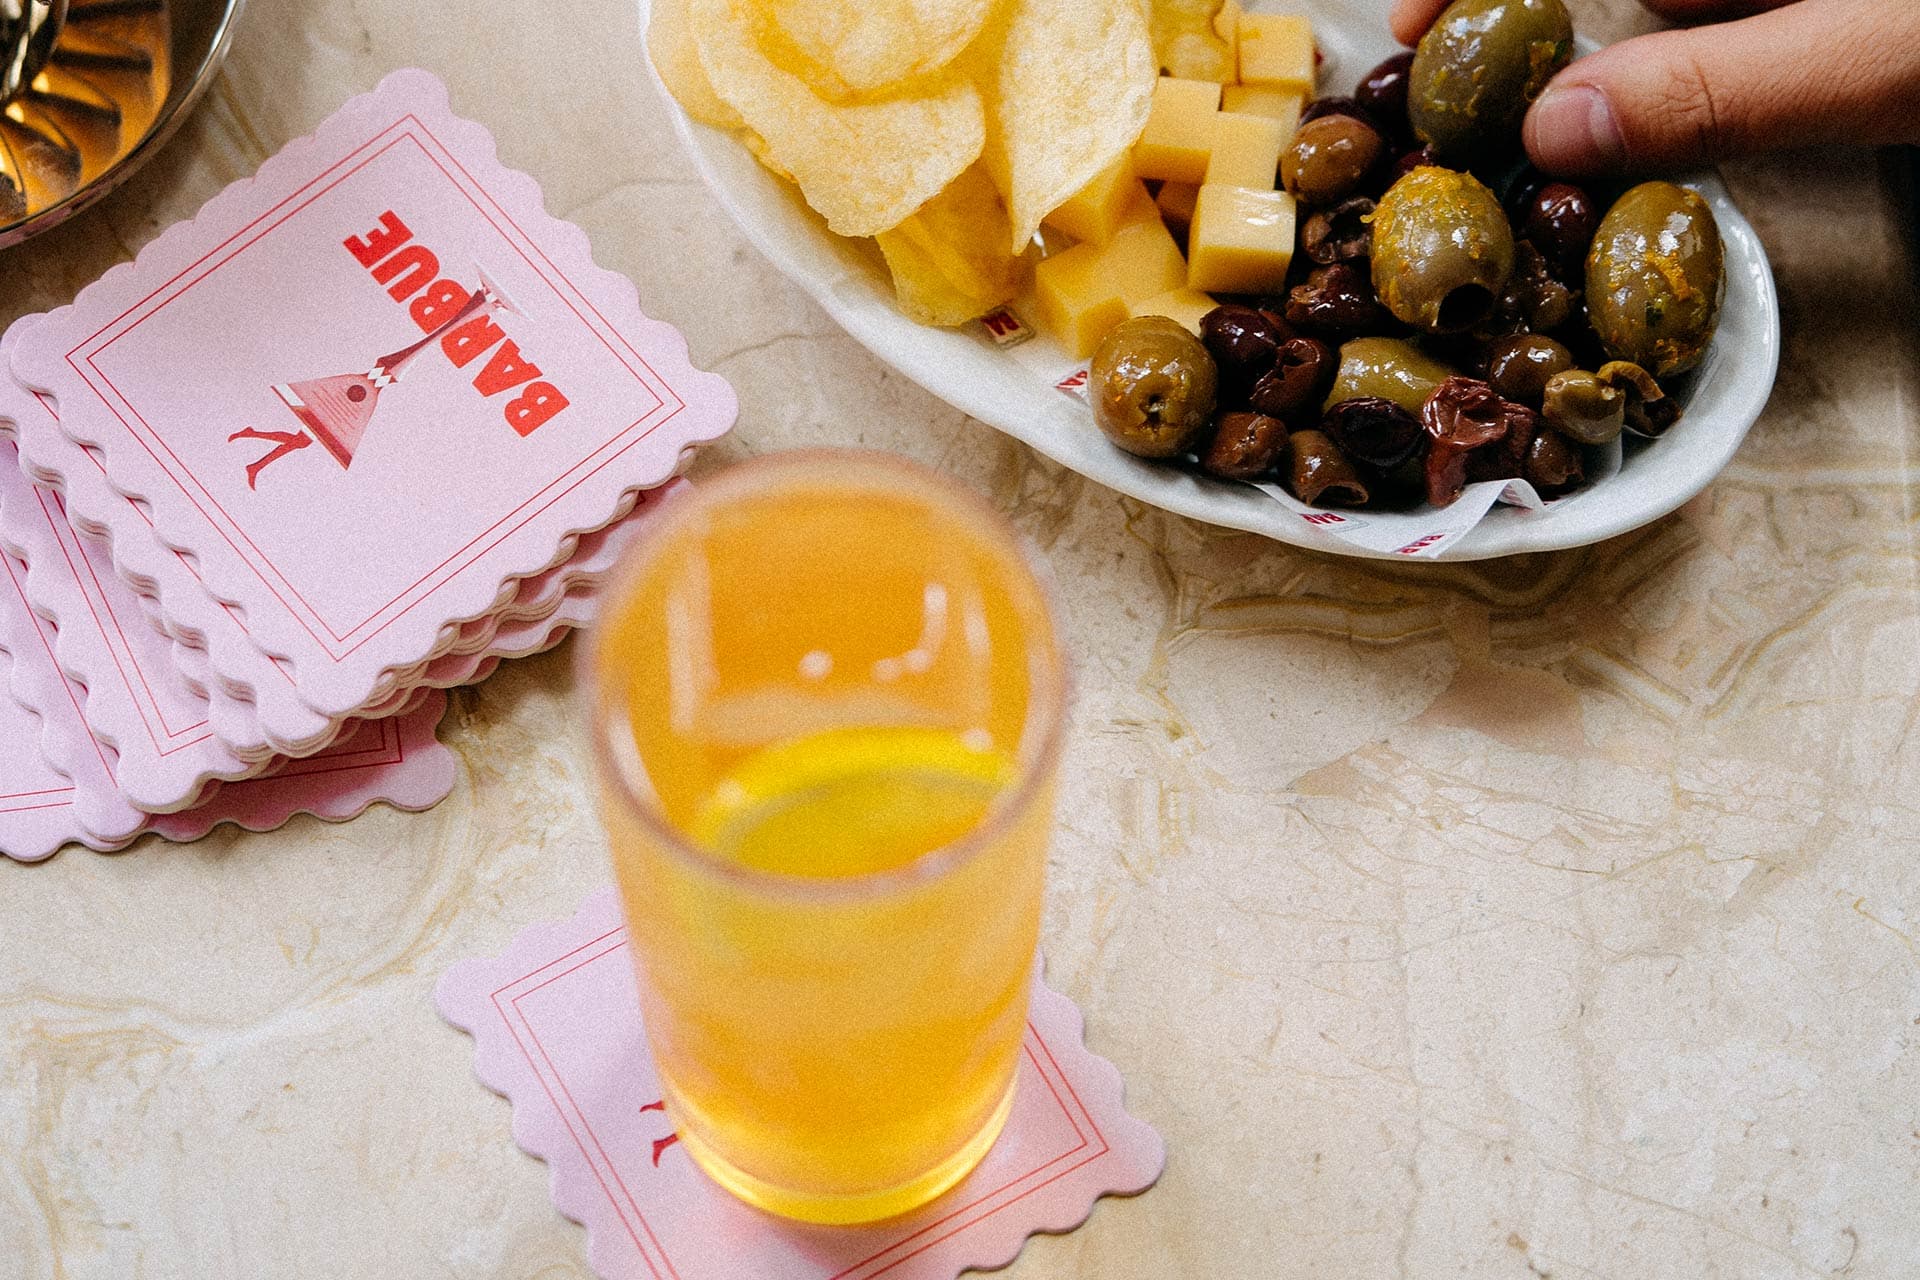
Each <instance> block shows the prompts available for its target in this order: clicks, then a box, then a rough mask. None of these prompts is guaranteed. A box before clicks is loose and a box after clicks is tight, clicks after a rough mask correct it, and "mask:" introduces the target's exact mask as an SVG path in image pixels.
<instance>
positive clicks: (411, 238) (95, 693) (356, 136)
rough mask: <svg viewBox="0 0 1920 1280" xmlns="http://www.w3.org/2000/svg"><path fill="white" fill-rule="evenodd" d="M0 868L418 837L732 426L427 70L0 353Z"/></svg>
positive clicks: (683, 361)
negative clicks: (511, 701)
mask: <svg viewBox="0 0 1920 1280" xmlns="http://www.w3.org/2000/svg"><path fill="white" fill-rule="evenodd" d="M0 362H3V363H5V364H6V365H7V367H8V369H9V370H10V372H11V378H5V377H0V553H3V554H0V564H4V572H0V655H4V656H0V670H4V682H3V683H0V695H4V696H0V851H3V852H5V853H7V854H9V855H11V856H13V857H16V858H34V857H40V856H44V855H45V854H47V853H49V852H51V851H52V850H53V849H55V848H58V847H59V846H60V845H61V844H63V843H66V842H70V841H79V842H82V843H85V844H88V845H90V846H92V847H94V848H98V849H111V848H116V847H119V846H120V845H123V844H125V843H126V842H127V841H129V840H131V839H132V838H133V837H134V836H135V835H137V834H139V833H140V832H141V831H143V830H156V831H159V832H161V833H163V834H165V835H167V836H169V837H171V838H177V839H186V838H192V837H194V836H196V835H198V834H201V833H204V831H205V830H207V829H208V828H209V827H210V826H211V825H212V824H214V823H216V822H219V821H225V820H232V821H238V822H241V823H243V824H244V825H247V826H250V827H254V828H263V827H267V826H271V825H276V824H277V823H279V822H282V821H285V819H286V818H287V817H288V816H290V815H291V814H292V813H295V812H302V811H306V812H315V813H319V814H321V815H322V816H325V817H331V818H342V817H348V816H351V815H352V814H353V813H355V812H358V811H359V809H361V808H364V807H365V805H366V804H367V803H369V802H371V801H372V800H374V799H386V800H389V801H391V802H392V803H394V804H397V805H400V806H402V807H408V808H424V807H426V806H428V805H431V804H433V803H435V802H436V801H437V800H438V799H440V798H441V797H442V796H444V795H445V794H446V792H447V790H448V788H449V787H450V785H451V781H452V773H453V770H452V761H451V758H450V757H449V756H448V755H447V754H446V753H445V751H444V750H443V749H441V748H440V747H439V746H438V745H437V743H436V742H435V741H434V733H433V728H434V725H435V724H436V723H437V721H438V717H439V715H440V712H441V710H442V709H443V708H444V706H445V697H444V695H443V694H442V693H441V692H440V691H441V690H444V689H447V688H451V687H454V686H456V685H461V684H467V683H471V682H473V681H476V680H480V679H484V678H485V677H486V675H487V674H488V673H489V672H491V671H492V669H493V668H494V666H495V665H496V664H497V663H498V662H499V661H500V659H502V658H507V657H518V656H523V655H525V654H530V653H535V652H539V651H540V650H542V649H545V648H548V647H551V646H552V645H553V644H555V643H557V642H558V641H559V639H560V638H561V637H562V636H564V635H565V634H566V633H567V631H568V630H570V629H571V628H573V627H576V626H579V625H580V624H581V623H583V622H584V621H586V620H587V619H588V618H589V617H591V616H592V612H593V608H594V604H595V599H596V596H597V593H598V590H599V588H600V586H601V584H602V583H603V582H604V580H605V578H606V576H607V574H608V572H609V571H610V570H611V568H612V567H613V565H614V563H615V562H616V561H617V559H618V558H619V556H620V553H621V552H622V550H623V549H624V548H625V547H626V546H627V545H628V544H629V543H630V542H631V541H632V539H633V538H634V536H635V535H636V533H637V531H638V530H639V529H640V528H641V527H642V526H643V525H644V524H645V522H646V520H647V518H648V516H649V515H650V514H651V512H652V511H653V510H654V509H655V508H656V507H657V506H658V505H659V503H660V502H661V501H662V500H663V499H664V498H666V497H667V496H668V495H670V494H671V492H672V491H673V488H674V487H675V486H676V485H678V484H680V483H683V482H680V481H676V480H674V479H673V476H674V474H675V472H676V471H677V470H678V469H679V468H680V467H681V465H682V464H683V462H684V461H685V459H686V458H687V457H689V456H691V451H692V449H693V447H694V446H695V445H697V444H699V443H700V442H703V441H706V440H710V439H712V438H714V437H715V436H717V435H719V434H721V433H722V432H724V431H725V430H726V429H727V428H728V426H730V425H731V423H732V421H733V416H734V411H735V405H734V398H733V393H732V391H731V390H730V389H729V388H728V387H727V385H726V383H725V382H724V381H722V380H721V379H720V378H718V377H716V376H714V375H712V374H707V373H703V372H700V371H698V370H695V369H693V368H692V367H691V366H690V365H689V364H688V362H687V357H686V347H685V343H684V341H683V340H682V339H681V337H680V335H679V334H678V333H677V332H675V331H674V330H673V329H671V328H670V327H668V326H666V325H664V324H660V323H658V322H656V321H653V320H650V319H648V318H647V317H646V316H645V315H644V314H642V312H641V310H640V306H639V299H638V297H637V296H636V294H635V291H634V289H633V286H632V284H631V283H630V282H629V281H627V280H626V279H625V278H623V277H621V276H618V275H615V274H613V273H612V272H608V271H605V270H603V269H601V268H600V267H598V266H596V265H595V264H594V262H593V261H592V258H591V256H590V253H589V250H588V246H587V242H586V238H585V236H584V235H583V234H582V233H581V232H580V230H579V229H578V228H576V227H574V226H572V225H570V224H567V223H564V222H560V221H558V220H556V219H554V218H552V217H550V216H548V215H547V214H546V212H545V211H544V209H543V208H542V206H541V202H540V193H539V189H538V187H537V186H536V185H535V184H534V183H533V181H532V179H530V178H528V177H527V176H526V175H524V174H520V173H516V172H514V171H512V170H509V169H506V168H505V167H503V166H502V165H501V164H500V163H499V161H498V159H497V158H496V156H495V153H494V145H493V140H492V138H491V137H490V136H489V135H488V133H487V132H486V130H485V129H483V128H482V127H480V126H479V125H476V124H473V123H471V122H469V121H465V120H461V119H459V118H458V117H456V116H454V115H453V114H452V113H451V112H450V110H449V108H448V105H447V99H446V91H445V89H444V87H443V86H442V85H441V84H440V82H439V81H438V80H436V79H435V78H434V77H432V76H431V75H428V74H427V73H425V72H421V71H401V72H396V73H394V74H393V75H390V76H388V77H387V79H386V80H385V81H383V82H382V83H381V85H380V86H379V88H378V89H376V90H375V91H374V92H372V93H369V94H366V95H364V96H362V97H359V98H356V99H354V100H353V101H351V102H349V103H348V104H347V105H346V106H344V107H343V108H341V110H340V111H338V112H337V113H335V114H334V116H332V117H331V118H330V119H329V120H328V121H326V123H324V124H323V125H322V126H321V127H320V128H319V129H318V130H317V131H316V132H315V133H314V134H313V135H311V136H310V137H307V138H303V139H300V140H298V141H296V142H293V143H291V144H289V145H288V146H287V147H286V148H285V149H284V150H282V151H281V152H280V153H279V154H278V155H276V156H274V157H273V158H272V159H271V160H269V161H267V163H266V164H265V165H263V166H262V167H261V169H260V171H259V173H258V174H256V175H255V176H254V177H252V178H250V179H247V180H244V181H241V182H238V183H235V184H234V185H233V186H231V187H229V188H227V190H225V191H223V192H222V193H221V194H220V195H218V196H216V197H215V198H214V199H213V200H211V201H209V202H208V203H207V205H206V206H205V207H204V208H202V209H201V211H200V213H199V214H198V215H197V216H196V217H195V218H194V219H192V220H191V221H189V222H185V223H181V224H179V225H177V226H175V227H173V228H171V229H169V230H168V231H167V232H165V233H164V234H162V235H161V236H160V237H159V238H158V239H156V240H155V241H154V242H153V243H152V244H150V245H148V246H147V248H146V249H144V250H143V251H142V252H141V253H140V255H139V256H138V258H136V259H135V260H134V261H133V262H131V263H126V264H122V265H121V266H118V267H115V268H114V269H113V270H111V271H109V272H108V273H107V274H106V275H104V276H103V277H101V279H100V280H98V281H96V282H95V283H94V284H92V285H90V286H89V287H88V288H86V289H85V290H83V291H82V292H81V294H80V296H79V297H78V298H77V299H76V300H75V302H74V303H73V304H72V305H71V306H67V307H62V308H60V309H58V310H56V311H52V312H49V313H47V314H45V315H38V316H29V317H26V318H25V319H22V320H20V321H19V322H17V323H16V324H15V325H14V326H13V327H12V328H11V329H9V330H8V331H7V333H6V334H5V337H4V339H0Z"/></svg>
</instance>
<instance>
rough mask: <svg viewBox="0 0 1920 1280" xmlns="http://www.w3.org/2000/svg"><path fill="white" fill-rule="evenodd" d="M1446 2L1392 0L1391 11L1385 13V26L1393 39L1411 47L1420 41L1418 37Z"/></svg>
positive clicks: (1444, 0) (1431, 22) (1437, 0)
mask: <svg viewBox="0 0 1920 1280" xmlns="http://www.w3.org/2000/svg"><path fill="white" fill-rule="evenodd" d="M1447 3H1448V0H1394V4H1393V11H1392V12H1391V13H1389V14H1388V15H1387V28H1388V29H1389V30H1390V31H1392V32H1393V38H1394V39H1395V40H1398V41H1399V42H1400V43H1401V44H1403V45H1406V46H1407V47H1408V48H1409V49H1411V48H1412V47H1413V46H1414V45H1416V44H1419V43H1420V37H1421V36H1423V35H1425V34H1426V32H1427V28H1428V27H1430V26H1432V25H1433V20H1434V19H1435V18H1437V17H1439V16H1440V11H1441V10H1442V9H1444V8H1446V7H1447Z"/></svg>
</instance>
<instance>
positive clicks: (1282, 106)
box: [1220, 84, 1307, 148]
mask: <svg viewBox="0 0 1920 1280" xmlns="http://www.w3.org/2000/svg"><path fill="white" fill-rule="evenodd" d="M1306 105H1307V95H1305V94H1304V93H1301V92H1300V91H1299V90H1298V89H1280V88H1276V87H1275V86H1273V85H1270V84H1230V85H1228V86H1227V87H1226V88H1225V89H1223V90H1221V92H1220V109H1221V110H1222V111H1231V112H1233V113H1234V114H1236V115H1247V116H1265V117H1267V119H1269V120H1278V121H1279V122H1280V123H1281V124H1282V125H1283V126H1285V128H1286V136H1285V137H1283V138H1282V139H1281V140H1280V145H1281V147H1282V148H1284V147H1285V146H1286V145H1287V143H1289V142H1292V141H1293V131H1294V130H1295V129H1297V128H1299V127H1300V111H1301V109H1302V108H1303V107H1305V106H1306Z"/></svg>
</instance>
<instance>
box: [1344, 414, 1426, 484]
mask: <svg viewBox="0 0 1920 1280" xmlns="http://www.w3.org/2000/svg"><path fill="white" fill-rule="evenodd" d="M1320 429H1321V430H1322V431H1324V432H1326V433H1327V434H1328V435H1329V436H1331V437H1333V439H1334V441H1335V442H1336V443H1338V444H1339V446H1340V447H1341V448H1342V449H1345V450H1346V451H1347V453H1348V455H1349V456H1350V457H1353V458H1355V459H1357V460H1358V461H1360V462H1364V463H1366V464H1367V465H1368V466H1370V467H1373V468H1375V469H1376V470H1379V471H1391V470H1393V469H1394V468H1395V467H1397V466H1399V465H1400V464H1401V463H1403V462H1405V461H1406V460H1407V459H1408V458H1411V457H1412V456H1413V455H1414V454H1416V453H1418V452H1419V451H1420V446H1421V445H1423V444H1425V443H1426V441H1427V436H1426V432H1425V431H1424V430H1423V429H1422V428H1421V426H1420V419H1418V418H1416V417H1414V416H1413V415H1412V414H1410V413H1408V412H1407V411H1406V410H1405V409H1402V408H1401V407H1400V406H1399V405H1397V404H1395V403H1394V402H1393V401H1391V400H1384V399H1382V398H1380V397H1379V396H1358V397H1355V398H1354V399H1352V400H1342V401H1341V402H1340V403H1339V404H1336V405H1334V406H1333V407H1332V408H1330V409H1328V410H1327V416H1326V417H1325V419H1323V420H1322V421H1321V423H1320Z"/></svg>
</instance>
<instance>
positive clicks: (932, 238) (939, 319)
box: [874, 164, 1027, 326]
mask: <svg viewBox="0 0 1920 1280" xmlns="http://www.w3.org/2000/svg"><path fill="white" fill-rule="evenodd" d="M1010 226H1011V224H1010V222H1009V221H1008V218H1007V209H1006V206H1005V205H1004V204H1002V203H1001V202H1000V191H999V188H997V187H995V186H994V185H993V179H992V178H990V177H989V176H988V175H987V172H986V170H985V168H984V167H982V166H981V165H978V164H976V165H974V166H973V167H972V168H970V169H968V170H967V171H966V172H965V173H963V174H961V175H960V176H959V177H958V178H955V179H954V180H953V183H952V185H951V186H949V187H948V188H947V189H946V190H945V191H942V192H941V193H940V194H939V195H937V196H935V197H934V198H933V199H931V200H929V201H927V203H926V204H925V205H923V206H921V208H920V209H919V211H918V212H916V213H915V214H914V215H913V216H912V217H910V218H908V219H907V220H906V221H904V222H902V223H901V224H900V225H899V226H897V227H895V228H894V229H893V230H891V231H883V232H881V233H880V234H879V235H878V236H876V237H874V239H875V240H876V241H877V242H878V244H879V245H880V252H881V253H883V254H885V255H886V259H887V267H888V269H889V270H890V271H892V272H893V290H894V293H895V294H896V295H897V296H898V298H899V300H900V309H901V310H903V311H905V312H906V313H907V315H908V317H909V318H911V319H913V320H916V321H918V322H919V323H921V324H933V325H946V326H952V325H957V324H965V323H966V322H967V321H969V320H973V319H976V318H978V317H980V316H983V315H985V314H986V313H987V312H989V311H991V310H993V309H994V308H995V307H998V306H1000V305H1002V304H1003V303H1007V302H1010V301H1012V300H1013V297H1014V295H1015V294H1017V293H1019V292H1020V284H1021V280H1022V279H1023V277H1024V276H1025V274H1026V265H1027V264H1026V260H1025V259H1024V258H1017V257H1014V256H1013V255H1012V254H1009V253H1008V252H1007V250H1006V244H1007V238H1008V236H1009V235H1010V234H1011V232H1010V230H1009V228H1010Z"/></svg>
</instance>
